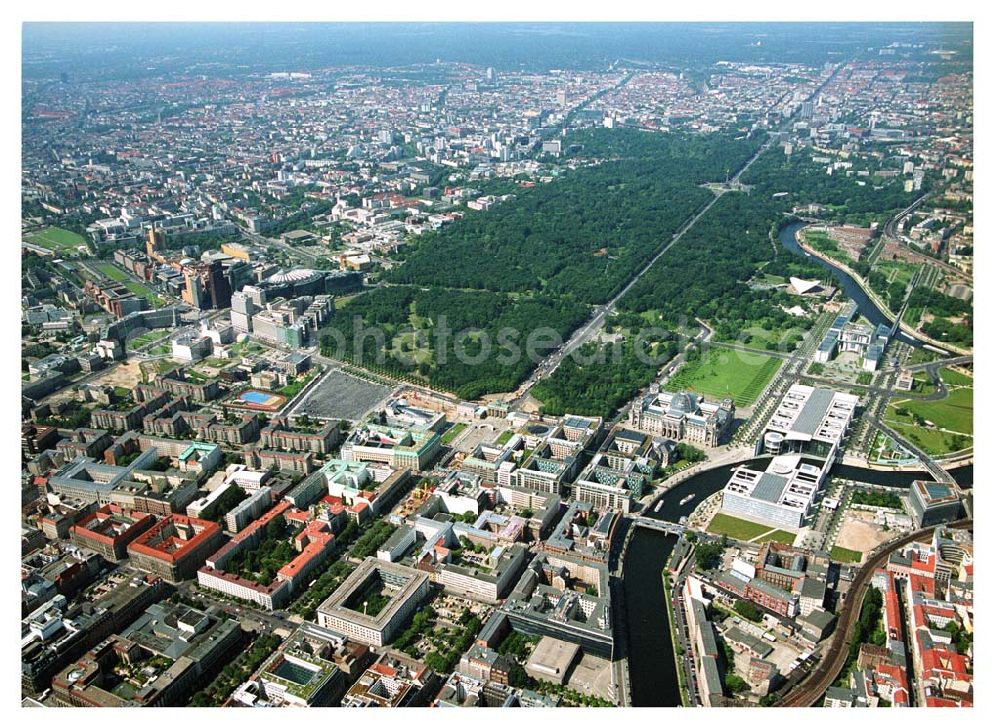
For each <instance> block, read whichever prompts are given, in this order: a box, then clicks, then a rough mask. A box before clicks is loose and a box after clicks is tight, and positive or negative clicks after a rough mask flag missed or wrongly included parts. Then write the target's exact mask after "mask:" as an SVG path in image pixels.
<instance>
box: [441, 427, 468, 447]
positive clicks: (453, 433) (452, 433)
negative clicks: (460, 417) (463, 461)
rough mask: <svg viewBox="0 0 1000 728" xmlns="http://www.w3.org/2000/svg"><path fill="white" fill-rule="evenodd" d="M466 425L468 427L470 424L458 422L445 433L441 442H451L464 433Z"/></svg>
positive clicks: (446, 443)
mask: <svg viewBox="0 0 1000 728" xmlns="http://www.w3.org/2000/svg"><path fill="white" fill-rule="evenodd" d="M466 427H468V425H466V424H465V423H464V422H456V423H455V425H454V426H452V428H451V429H450V430H448V431H447V432H446V433H444V436H443V437H442V438H441V442H442V443H444V444H445V445H448V444H450V443H451V441H452V440H454V439H455V438H456V437H458V436H459V435H461V434H462V432H463V431H464V430H465V428H466Z"/></svg>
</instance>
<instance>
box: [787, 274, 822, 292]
mask: <svg viewBox="0 0 1000 728" xmlns="http://www.w3.org/2000/svg"><path fill="white" fill-rule="evenodd" d="M788 280H789V282H790V283H791V284H792V288H794V289H795V292H796V293H798V294H799V295H802V294H803V293H809V292H811V291H814V290H817V289H819V281H804V280H802V279H801V278H796V277H795V276H792V277H791V278H789V279H788Z"/></svg>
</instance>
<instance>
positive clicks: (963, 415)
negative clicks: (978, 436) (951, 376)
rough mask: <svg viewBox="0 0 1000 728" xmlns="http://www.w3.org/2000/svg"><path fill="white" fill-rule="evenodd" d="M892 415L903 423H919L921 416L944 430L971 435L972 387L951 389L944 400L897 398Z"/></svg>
mask: <svg viewBox="0 0 1000 728" xmlns="http://www.w3.org/2000/svg"><path fill="white" fill-rule="evenodd" d="M901 410H904V411H905V412H908V413H909V415H907V414H905V412H901ZM890 415H891V419H892V420H894V421H896V422H899V423H903V424H910V423H912V424H916V425H919V424H920V421H919V419H918V418H920V419H922V420H924V421H925V422H928V423H930V424H932V425H933V426H934V427H937V428H940V429H942V430H950V431H951V432H957V433H961V434H965V435H971V434H972V389H971V388H968V387H966V388H960V389H951V390H949V392H948V396H947V397H945V398H944V399H942V400H933V401H920V400H897V401H895V402H893V403H892V405H891V407H890Z"/></svg>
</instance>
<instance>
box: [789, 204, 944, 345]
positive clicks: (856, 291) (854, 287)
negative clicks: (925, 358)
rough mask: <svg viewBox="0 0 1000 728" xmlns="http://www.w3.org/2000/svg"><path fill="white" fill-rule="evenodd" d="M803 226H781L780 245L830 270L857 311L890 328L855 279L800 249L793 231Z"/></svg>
mask: <svg viewBox="0 0 1000 728" xmlns="http://www.w3.org/2000/svg"><path fill="white" fill-rule="evenodd" d="M804 227H806V223H804V222H792V223H789V224H787V225H785V226H784V227H783V228H781V231H780V232H779V233H778V240H780V241H781V245H782V247H784V248H785V249H786V250H789V251H791V252H792V253H795V254H796V255H799V256H803V257H805V258H809V259H810V260H812V261H814V262H816V263H819V264H820V265H821V266H823V267H824V268H826V269H827V270H828V271H830V272H831V273H832V274H833V275H834V277H836V279H837V281H838V283H840V287H841V290H843V292H844V296H846V297H847V298H849V299H851V300H852V301H854V302H855V303H856V304H857V305H858V313H860V314H861V315H862V316H864V317H865V318H866V319H868V320H869V321H871V322H872V324H873V325H875V326H878V325H879V324H885V325H886V326H888V327H889V328H890V329H891V328H892V324H893V322H892V321H890V320H889V319H888V318H886V316H885V314H883V313H882V311H881V310H879V307H878V306H876V305H875V304H874V303H873V302H872V300H871V298H869V297H868V294H867V293H865V292H864V290H863V289H862V288H861V286H859V285H858V283H857V281H855V280H854V279H853V278H852V277H851V276H850V275H848V274H847V273H845V272H844V271H842V270H841V269H840V268H838V267H837V266H835V265H830V264H829V263H827V262H826V261H825V260H823V259H822V258H817V257H816V256H814V255H809V253H807V252H806V251H805V250H803V249H802V246H801V245H799V242H798V241H797V240H796V239H795V233H797V232H798V231H799V230H801V229H802V228H804ZM895 338H897V339H899V340H900V341H904V342H906V343H907V344H909V345H910V346H915V347H917V348H918V349H919V348H922V347H923V346H924V345H923V343H922V342H920V341H917V340H916V339H914V338H913V337H912V336H909V335H908V334H906V333H904V332H903V331H897V332H896V336H895Z"/></svg>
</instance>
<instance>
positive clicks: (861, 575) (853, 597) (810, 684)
mask: <svg viewBox="0 0 1000 728" xmlns="http://www.w3.org/2000/svg"><path fill="white" fill-rule="evenodd" d="M939 525H944V526H947V527H948V528H972V519H971V518H963V519H962V520H960V521H952V522H951V523H946V524H939ZM935 528H937V526H931V527H929V528H922V529H920V530H919V531H914V532H913V533H909V534H907V535H905V536H900V537H899V538H896V539H893V540H892V541H889V542H888V543H886V544H883V545H882V546H881V547H880V548H879V549H878V551H876V552H875V554H874V555H873V556H872V557H871V558H870V559H868V561H866V562H865V563H864V565H863V566H862V567H861V570H860V571H859V572H858V576H857V578H856V579H855V580H854V583H853V584H851V588H850V589H848V591H847V597H846V599H845V601H844V608H843V609H842V610H841V613H840V619H839V620H838V621H837V627H836V628H835V629H834V631H833V634H832V635H830V637H829V644H830V645H831V648H830V650H829V651H828V652H827V653H826V655H824V656H823V659H822V660H820V663H819V665H818V666H817V667H816V669H815V670H814V671H813V672H812V674H810V675H809V676H808V677H806V678H805V679H804V680H803V681H802V682H800V683H799V684H798V685H796V686H794V687H793V688H792V689H791V690H789V691H788V692H787V693H785V694H784V695H783V696H781V698H779V700H778V702H777V705H780V706H783V707H789V708H808V707H809V706H811V705H815V704H816V703H817V702H819V701H820V700H821V699H822V698H823V696H824V695H825V694H826V689H827V688H828V687H830V685H831V684H832V683H833V681H834V680H836V679H837V676H838V675H840V671H841V670H843V669H844V663H845V662H846V661H847V655H848V653H849V652H850V640H849V635H850V631H851V630H852V629H853V628H854V624H855V623H856V622H857V621H858V618H859V617H860V615H861V605H862V602H863V601H864V596H865V592H866V591H867V590H868V584H869V582H870V581H871V579H872V576H873V575H874V574H875V571H876V570H877V569H880V568H882V567H883V566H884V565H885V562H886V561H887V560H888V558H889V554H891V553H892V552H893V551H895V550H896V549H898V548H900V547H902V546H905V545H906V544H908V543H912V542H914V541H919V540H921V539H923V538H926V537H928V536H931V535H933V533H934V529H935ZM845 616H849V618H848V619H845Z"/></svg>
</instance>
